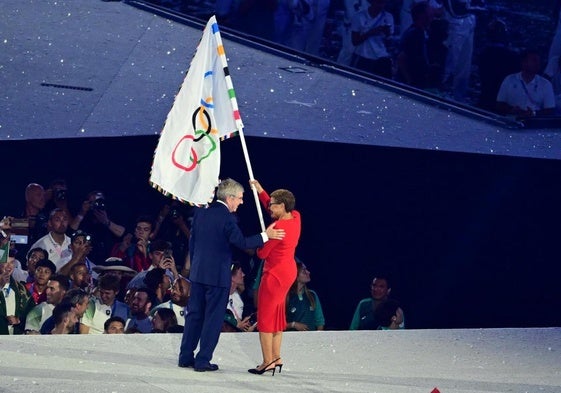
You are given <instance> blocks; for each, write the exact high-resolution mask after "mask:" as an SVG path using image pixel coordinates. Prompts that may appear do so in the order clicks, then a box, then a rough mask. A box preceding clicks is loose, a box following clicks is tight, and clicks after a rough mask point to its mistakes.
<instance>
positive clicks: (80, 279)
mask: <svg viewBox="0 0 561 393" xmlns="http://www.w3.org/2000/svg"><path fill="white" fill-rule="evenodd" d="M69 277H70V288H80V289H83V290H84V291H86V292H87V293H89V294H91V293H92V292H93V289H94V285H93V282H92V276H91V275H90V273H89V272H88V267H87V266H86V264H85V263H84V262H78V263H76V264H75V265H72V267H71V268H70V275H69Z"/></svg>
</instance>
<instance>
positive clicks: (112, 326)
mask: <svg viewBox="0 0 561 393" xmlns="http://www.w3.org/2000/svg"><path fill="white" fill-rule="evenodd" d="M103 333H105V334H123V333H125V320H124V319H123V318H121V317H110V318H108V319H107V321H105V323H104V324H103Z"/></svg>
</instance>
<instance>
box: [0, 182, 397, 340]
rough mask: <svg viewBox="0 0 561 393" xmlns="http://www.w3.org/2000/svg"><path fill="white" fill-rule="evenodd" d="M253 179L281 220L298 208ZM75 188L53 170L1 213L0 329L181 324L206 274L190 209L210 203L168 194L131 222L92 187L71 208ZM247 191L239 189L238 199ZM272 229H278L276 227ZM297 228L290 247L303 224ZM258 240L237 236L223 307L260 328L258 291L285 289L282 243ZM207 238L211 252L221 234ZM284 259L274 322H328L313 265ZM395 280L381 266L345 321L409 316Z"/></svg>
mask: <svg viewBox="0 0 561 393" xmlns="http://www.w3.org/2000/svg"><path fill="white" fill-rule="evenodd" d="M221 184H222V183H221ZM254 184H255V185H256V186H257V187H259V188H260V190H261V193H260V199H261V200H262V203H263V206H264V208H266V209H267V210H268V211H269V212H270V215H271V217H272V218H273V220H274V221H276V222H280V221H279V220H282V219H293V217H298V218H299V213H298V212H296V210H293V206H294V197H293V196H292V195H291V194H290V193H289V192H288V191H286V190H277V191H275V192H273V193H272V194H271V196H269V195H268V194H266V193H265V191H264V190H262V188H261V185H260V184H259V183H258V182H256V181H254ZM68 194H69V193H68V189H67V185H66V182H65V181H64V180H55V181H53V182H52V183H51V184H50V185H49V186H48V187H47V189H45V188H44V187H43V186H42V185H40V184H38V183H30V184H28V185H27V187H26V188H25V192H24V195H25V207H24V211H23V213H22V214H20V215H7V216H6V217H4V219H2V220H1V221H0V236H1V240H0V287H2V291H1V294H0V334H68V333H75V334H101V333H106V334H113V333H180V332H183V331H184V327H185V325H186V320H187V319H188V318H189V317H192V315H193V313H195V314H196V309H197V307H198V306H197V304H196V301H195V300H193V298H192V296H193V294H194V292H193V291H194V290H195V292H196V291H197V290H199V289H198V288H199V286H200V281H201V278H200V276H201V272H200V268H198V267H196V263H197V261H196V258H197V257H196V255H197V253H195V254H194V255H195V259H194V261H193V262H194V265H195V266H194V269H195V271H193V270H192V268H193V266H191V257H190V254H191V253H190V252H189V247H190V240H191V246H193V238H194V237H195V234H196V233H197V229H200V230H203V229H204V228H205V227H206V226H205V225H204V224H199V225H198V226H197V222H200V221H201V219H200V218H199V219H198V220H199V221H197V220H196V219H192V216H193V215H195V216H196V214H193V210H197V209H200V210H205V211H211V210H212V209H210V208H209V209H202V208H191V207H189V206H184V205H180V204H176V203H175V202H173V201H170V203H169V204H167V205H165V206H164V207H161V208H159V209H157V208H156V209H155V210H156V213H155V214H154V218H152V217H150V216H148V215H139V216H138V218H137V219H136V220H135V222H134V225H132V226H131V228H127V227H126V226H125V225H123V224H121V223H118V222H115V221H113V218H112V215H111V213H110V211H109V210H108V206H107V204H106V201H105V199H104V194H103V192H102V191H99V190H95V191H92V192H90V193H88V194H87V195H86V197H85V198H84V200H83V201H82V202H81V204H80V208H79V209H78V210H77V211H71V209H70V208H69V201H68ZM225 198H232V197H231V196H229V195H227V196H226V197H225ZM237 198H241V199H237ZM242 201H243V196H239V197H236V202H233V201H231V203H235V204H238V203H241V202H242ZM281 201H282V202H281ZM285 206H286V207H285ZM236 208H237V207H236ZM233 212H235V209H234V210H233V211H230V213H233ZM199 216H200V215H199ZM228 216H233V214H228ZM271 225H272V224H271ZM278 225H280V224H278ZM283 225H287V224H283ZM199 227H200V228H199ZM267 234H268V235H269V238H275V234H274V233H273V232H271V231H269V230H268V231H267ZM283 236H284V235H283ZM295 236H296V237H294V238H293V240H292V246H291V247H292V248H294V249H295V247H296V244H297V240H298V237H299V230H298V231H297V232H296V235H295ZM201 237H203V238H204V236H199V237H198V238H199V239H200V238H201ZM260 242H261V244H262V246H260V248H259V249H258V250H257V252H255V251H256V250H255V248H253V247H254V246H252V247H250V248H249V249H244V247H245V246H244V245H243V244H242V246H241V248H242V250H241V251H240V252H239V253H238V254H233V256H232V257H230V256H228V258H229V259H228V260H229V261H230V262H228V266H227V268H228V277H227V288H226V289H225V292H224V293H225V295H224V296H227V298H228V299H227V302H226V301H225V302H224V306H223V308H222V309H221V311H219V313H220V316H219V320H220V326H219V330H220V331H222V332H259V333H260V335H263V334H265V333H264V332H265V331H266V329H267V328H266V322H265V321H268V320H274V319H275V318H278V317H279V316H278V315H277V316H274V315H272V316H267V317H266V318H264V317H262V319H261V322H260V323H258V322H259V321H258V319H257V318H256V317H257V315H258V313H259V312H261V313H263V312H264V311H263V308H264V307H258V296H257V294H258V293H261V297H262V298H265V299H267V302H270V301H271V299H272V298H273V297H274V296H277V297H278V291H277V290H276V287H277V285H278V283H277V278H276V277H275V278H274V279H271V278H270V276H271V268H270V266H269V267H268V266H267V265H266V264H265V261H266V260H268V259H269V260H273V259H274V258H275V257H276V256H275V252H278V251H275V249H274V248H273V247H274V243H271V242H266V243H265V245H263V243H262V240H260ZM267 243H270V244H272V246H270V247H267ZM194 244H197V243H196V242H195V243H194ZM244 244H245V243H244ZM208 248H209V250H210V252H211V253H215V251H216V249H217V248H218V246H216V245H215V244H211V245H210V246H209V247H208ZM198 249H199V250H200V249H201V247H200V246H199V248H198ZM244 256H245V258H244ZM205 258H206V257H205ZM290 258H292V259H290ZM290 258H289V260H292V261H294V257H290ZM205 260H206V259H205ZM238 260H239V261H238ZM288 266H289V271H288V272H287V274H286V277H288V278H287V279H286V280H285V282H286V284H285V285H286V290H284V292H283V291H281V292H283V293H285V294H286V295H281V298H279V299H278V302H279V304H281V307H282V311H281V314H282V315H281V316H280V322H279V324H278V326H274V327H271V329H272V331H273V332H276V331H277V330H276V329H280V330H293V331H310V330H323V329H325V325H326V321H325V317H324V313H323V310H322V306H321V302H320V298H319V296H318V294H317V293H316V292H315V291H314V290H312V289H310V288H309V287H308V285H309V283H310V281H311V278H310V271H309V270H308V268H307V266H306V265H305V264H304V263H303V262H302V261H300V260H299V259H298V258H296V262H291V263H289V264H288ZM290 266H292V267H290ZM246 273H247V276H246ZM283 274H284V273H283ZM203 281H204V280H203ZM264 283H265V284H264ZM213 285H215V284H214V283H213ZM213 285H211V287H213ZM216 285H217V284H216ZM267 286H269V287H272V288H273V289H268V290H267V289H266V288H267ZM263 291H265V292H263ZM267 291H269V292H267ZM390 292H391V287H390V280H389V278H388V277H386V276H381V275H379V276H378V277H376V278H375V279H374V280H373V282H372V288H371V296H370V297H369V298H367V299H364V300H362V301H361V302H360V303H359V305H358V306H357V309H356V312H355V314H354V317H353V320H352V322H351V323H350V329H353V330H355V329H371V330H372V329H392V328H403V327H404V323H403V311H402V310H401V308H400V306H399V303H398V302H397V301H396V300H394V299H390V297H389V295H390ZM263 304H264V303H263ZM218 308H219V310H220V307H218ZM277 313H278V310H277ZM263 318H264V319H263ZM273 337H274V334H273V335H272V336H271V339H273Z"/></svg>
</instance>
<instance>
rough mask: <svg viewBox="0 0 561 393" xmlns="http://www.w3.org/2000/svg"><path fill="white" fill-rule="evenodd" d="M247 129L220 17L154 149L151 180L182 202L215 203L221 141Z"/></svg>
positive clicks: (212, 25) (209, 26)
mask: <svg viewBox="0 0 561 393" xmlns="http://www.w3.org/2000/svg"><path fill="white" fill-rule="evenodd" d="M242 128H243V124H242V121H241V118H240V115H239V111H238V106H237V102H236V96H235V93H234V88H233V84H232V80H231V78H230V74H229V71H228V64H227V61H226V55H225V53H224V46H223V45H222V38H221V37H220V31H219V29H218V24H217V23H216V17H215V16H212V17H211V18H210V19H209V21H208V23H207V25H206V27H205V29H204V32H203V36H202V38H201V41H200V42H199V46H198V47H197V51H196V53H195V56H194V57H193V60H192V61H191V66H190V67H189V71H188V72H187V75H186V76H185V80H184V81H183V84H182V86H181V89H180V90H179V93H178V94H177V96H176V97H175V101H174V103H173V106H172V108H171V110H170V112H169V114H168V117H167V119H166V123H165V125H164V129H163V130H162V133H161V135H160V140H159V142H158V146H157V148H156V151H155V153H154V162H153V164H152V171H151V174H150V184H151V185H152V186H153V187H154V188H156V189H158V190H159V191H160V192H162V193H164V194H166V195H170V196H172V197H174V198H176V199H178V200H180V201H183V202H188V203H191V204H194V205H197V206H205V205H207V204H208V203H209V202H211V201H212V198H213V196H214V189H215V187H216V186H217V185H218V182H219V180H218V176H219V172H220V141H221V140H223V139H225V138H228V137H230V136H232V135H234V134H235V133H236V132H237V131H239V130H241V129H242Z"/></svg>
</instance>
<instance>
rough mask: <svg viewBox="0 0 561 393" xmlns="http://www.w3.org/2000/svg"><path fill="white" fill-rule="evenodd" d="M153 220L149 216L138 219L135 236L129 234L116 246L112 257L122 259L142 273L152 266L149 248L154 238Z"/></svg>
mask: <svg viewBox="0 0 561 393" xmlns="http://www.w3.org/2000/svg"><path fill="white" fill-rule="evenodd" d="M152 228H153V226H152V220H151V219H150V218H149V217H148V216H140V217H138V218H137V219H136V222H135V226H134V235H133V234H131V233H127V234H126V235H125V236H124V237H123V241H122V242H119V243H117V244H115V245H114V246H113V249H112V250H111V256H112V257H117V258H121V259H122V260H123V261H124V262H125V264H126V265H127V266H128V267H130V268H131V269H134V270H136V271H137V272H141V271H143V270H146V269H148V267H149V266H150V263H151V262H150V258H149V257H148V247H149V246H150V239H151V236H152Z"/></svg>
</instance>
